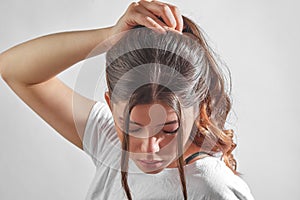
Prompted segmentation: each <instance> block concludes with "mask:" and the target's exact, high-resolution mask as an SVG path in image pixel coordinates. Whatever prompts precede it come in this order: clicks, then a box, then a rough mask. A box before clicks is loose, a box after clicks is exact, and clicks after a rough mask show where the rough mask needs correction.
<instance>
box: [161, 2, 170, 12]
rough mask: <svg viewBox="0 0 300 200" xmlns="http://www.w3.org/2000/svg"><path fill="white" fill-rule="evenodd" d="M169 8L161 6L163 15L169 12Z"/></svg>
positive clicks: (164, 5)
mask: <svg viewBox="0 0 300 200" xmlns="http://www.w3.org/2000/svg"><path fill="white" fill-rule="evenodd" d="M169 9H170V8H169V6H167V5H166V4H163V5H161V10H162V12H163V13H166V12H168V11H169Z"/></svg>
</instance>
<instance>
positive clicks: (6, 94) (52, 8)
mask: <svg viewBox="0 0 300 200" xmlns="http://www.w3.org/2000/svg"><path fill="white" fill-rule="evenodd" d="M108 2H109V3H108ZM130 2H131V1H128V0H122V1H100V0H98V1H96V0H84V1H79V0H77V1H70V0H51V1H39V0H27V1H17V0H1V3H0V27H1V28H0V52H2V51H4V50H5V49H7V48H9V47H11V46H14V45H16V44H18V43H20V42H23V41H26V40H29V39H32V38H34V37H37V36H41V35H44V34H49V33H54V32H59V31H70V30H79V29H90V28H98V27H105V26H108V25H113V24H114V23H115V22H116V21H117V19H118V18H119V17H120V16H121V14H123V12H124V11H125V9H126V8H127V5H128V4H129V3H130ZM169 2H171V3H173V4H175V5H177V6H178V7H179V8H180V9H181V11H182V13H183V14H185V15H187V16H190V17H191V18H192V19H194V20H195V21H196V22H197V23H199V24H200V25H201V27H202V28H203V29H204V30H205V31H206V33H207V34H208V36H209V38H210V40H211V41H212V45H213V47H214V49H215V50H216V51H217V52H218V53H219V54H220V55H221V57H222V59H223V60H224V61H225V62H226V63H227V64H228V66H229V67H230V69H231V71H232V77H233V93H232V99H233V111H234V112H233V113H234V114H233V115H231V117H230V126H231V128H233V129H234V130H235V133H236V134H237V136H236V139H237V143H238V146H237V148H236V150H235V155H236V158H237V160H238V169H239V171H241V172H242V173H243V174H244V176H243V177H244V179H245V180H246V182H247V183H248V184H249V186H250V188H251V190H252V192H253V195H254V196H255V197H256V199H285V198H288V199H299V198H300V190H299V179H300V172H299V171H298V169H299V167H300V166H299V165H300V162H299V161H300V157H299V154H298V152H299V150H300V146H299V145H298V143H299V136H298V134H299V127H298V125H299V111H300V106H299V100H300V99H299V98H300V97H299V95H298V92H299V91H300V90H299V89H300V88H299V84H297V79H299V76H298V72H299V70H298V69H297V68H298V67H299V64H298V59H299V55H298V54H299V53H298V52H299V44H300V42H299V35H300V26H299V20H298V19H299V12H297V11H299V1H296V0H294V1H292V0H285V1H283V0H281V1H279V0H276V1H274V0H273V1H271V0H269V1H267V0H266V1H259V0H255V1H254V0H252V1H233V0H225V1H216V0H202V1H199V0H198V1H196V0H194V1H192V0H185V1H180V0H177V1H175V0H174V1H169ZM79 65H80V64H77V65H75V67H73V68H71V69H69V70H67V71H66V72H64V73H62V74H61V75H60V77H61V78H62V79H63V81H64V82H66V83H67V84H68V85H69V86H71V87H75V83H76V77H77V75H78V74H79V67H76V66H79ZM90 65H92V64H90ZM93 67H94V68H95V69H98V70H102V69H103V66H100V65H98V66H93ZM86 79H88V76H87V77H86ZM76 87H77V86H76ZM99 88H100V90H99V91H100V92H101V93H99V92H97V95H98V96H99V97H95V96H93V95H91V94H90V93H86V95H87V96H89V97H91V98H100V97H102V93H103V88H102V87H101V86H99ZM79 90H82V93H84V87H83V88H79ZM97 95H96V96H97ZM53 98H54V97H53ZM0 102H1V103H0V199H3V200H11V199H31V200H40V199H44V200H48V199H49V200H50V199H51V200H52V199H74V200H77V199H78V200H81V199H84V197H85V194H86V192H87V190H88V187H89V184H90V183H91V181H92V178H93V175H94V173H95V168H94V166H93V164H92V161H91V160H90V158H89V157H88V156H87V155H86V154H85V153H84V152H82V151H81V150H79V149H78V148H76V147H75V146H74V145H72V144H71V143H69V142H68V141H66V140H65V139H64V138H63V137H61V136H60V135H59V134H57V133H56V132H55V131H54V130H53V129H52V128H51V127H50V126H49V125H47V124H46V123H45V122H44V121H42V120H41V119H40V118H39V117H38V116H37V115H36V114H35V113H33V112H32V111H31V110H30V109H29V108H28V107H27V106H26V105H25V104H24V103H22V102H21V100H20V99H19V98H17V97H16V95H15V94H14V93H13V92H12V91H11V90H10V89H9V88H8V87H7V85H6V84H5V83H4V82H3V81H2V79H1V80H0Z"/></svg>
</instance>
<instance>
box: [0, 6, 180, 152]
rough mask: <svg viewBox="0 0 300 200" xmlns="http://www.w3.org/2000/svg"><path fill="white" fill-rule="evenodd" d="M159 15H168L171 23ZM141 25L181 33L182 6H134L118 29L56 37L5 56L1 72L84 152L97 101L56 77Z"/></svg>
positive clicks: (0, 58)
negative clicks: (83, 143) (108, 39)
mask: <svg viewBox="0 0 300 200" xmlns="http://www.w3.org/2000/svg"><path fill="white" fill-rule="evenodd" d="M157 16H160V17H162V18H163V20H164V21H165V23H163V22H161V21H160V20H159V19H158V17H157ZM136 25H144V26H146V27H149V28H154V29H155V30H157V31H163V30H164V29H163V27H170V28H173V29H176V30H178V31H181V30H182V18H181V15H180V13H179V12H178V10H177V8H176V7H174V6H171V5H168V4H164V3H161V2H158V1H152V2H150V1H145V0H143V1H140V2H138V3H132V4H131V5H130V6H129V7H128V9H127V11H126V12H125V14H124V15H123V16H122V17H121V18H120V19H119V21H118V22H117V24H116V25H115V26H112V27H108V28H102V29H95V30H88V31H75V32H64V33H56V34H51V35H47V36H43V37H39V38H36V39H33V40H31V41H28V42H25V43H23V44H20V45H17V46H15V47H13V48H11V49H9V50H7V51H5V52H3V53H1V54H0V74H1V76H2V78H3V79H4V80H5V81H6V83H7V84H8V85H9V86H10V87H11V89H12V90H13V91H14V92H15V93H16V94H17V95H18V96H19V97H20V98H21V99H22V100H23V101H24V102H25V103H26V104H27V105H28V106H29V107H30V108H32V109H33V110H34V111H35V112H36V113H37V114H38V115H39V116H40V117H41V118H43V119H44V120H45V121H46V122H47V123H48V124H50V125H51V126H52V127H53V128H54V129H55V130H56V131H57V132H59V133H60V134H61V135H62V136H63V137H65V138H66V139H67V140H69V141H70V142H72V143H73V144H74V145H76V146H77V147H79V148H81V149H82V136H83V131H84V128H85V124H86V120H87V117H88V114H89V111H90V109H91V108H92V106H93V104H94V103H95V102H94V101H93V100H90V99H87V98H85V97H83V96H81V95H80V94H77V93H76V92H74V91H73V90H72V89H71V88H69V87H67V86H66V85H65V84H64V83H63V82H61V81H60V80H59V79H58V78H56V75H57V74H59V73H60V72H62V71H64V70H65V69H67V68H69V67H70V66H72V65H73V64H75V63H77V62H79V61H81V60H83V59H85V58H86V57H87V56H88V55H89V54H90V53H91V51H92V50H93V49H94V48H95V47H96V46H98V45H99V44H100V43H102V42H103V41H104V40H106V39H107V38H108V37H110V36H112V35H115V34H119V33H121V32H123V31H126V30H129V29H131V28H132V27H133V26H136ZM115 41H116V40H112V41H111V42H115ZM108 44H110V43H106V44H105V45H102V46H100V49H99V48H98V51H97V53H102V52H104V51H105V50H106V48H107V47H108V46H107V45H108ZM73 99H76V110H74V109H73V106H72V104H73ZM77 108H78V109H77Z"/></svg>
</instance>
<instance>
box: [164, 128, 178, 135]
mask: <svg viewBox="0 0 300 200" xmlns="http://www.w3.org/2000/svg"><path fill="white" fill-rule="evenodd" d="M178 129H179V127H178V128H177V129H175V130H174V131H165V130H163V132H164V133H166V134H175V133H177V131H178Z"/></svg>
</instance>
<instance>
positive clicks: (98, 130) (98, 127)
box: [82, 102, 119, 166]
mask: <svg viewBox="0 0 300 200" xmlns="http://www.w3.org/2000/svg"><path fill="white" fill-rule="evenodd" d="M82 143H83V150H84V151H85V152H86V153H87V154H88V155H89V156H90V157H91V158H92V160H93V163H94V164H95V166H98V165H99V164H101V163H103V162H107V160H105V159H106V157H112V156H113V155H110V154H112V153H113V149H118V148H119V140H118V138H117V133H116V131H115V127H114V121H113V117H112V114H111V111H110V109H109V107H108V105H107V104H105V103H102V102H96V103H95V104H94V106H93V107H92V109H91V111H90V114H89V117H88V119H87V123H86V127H85V131H84V135H83V141H82Z"/></svg>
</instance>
